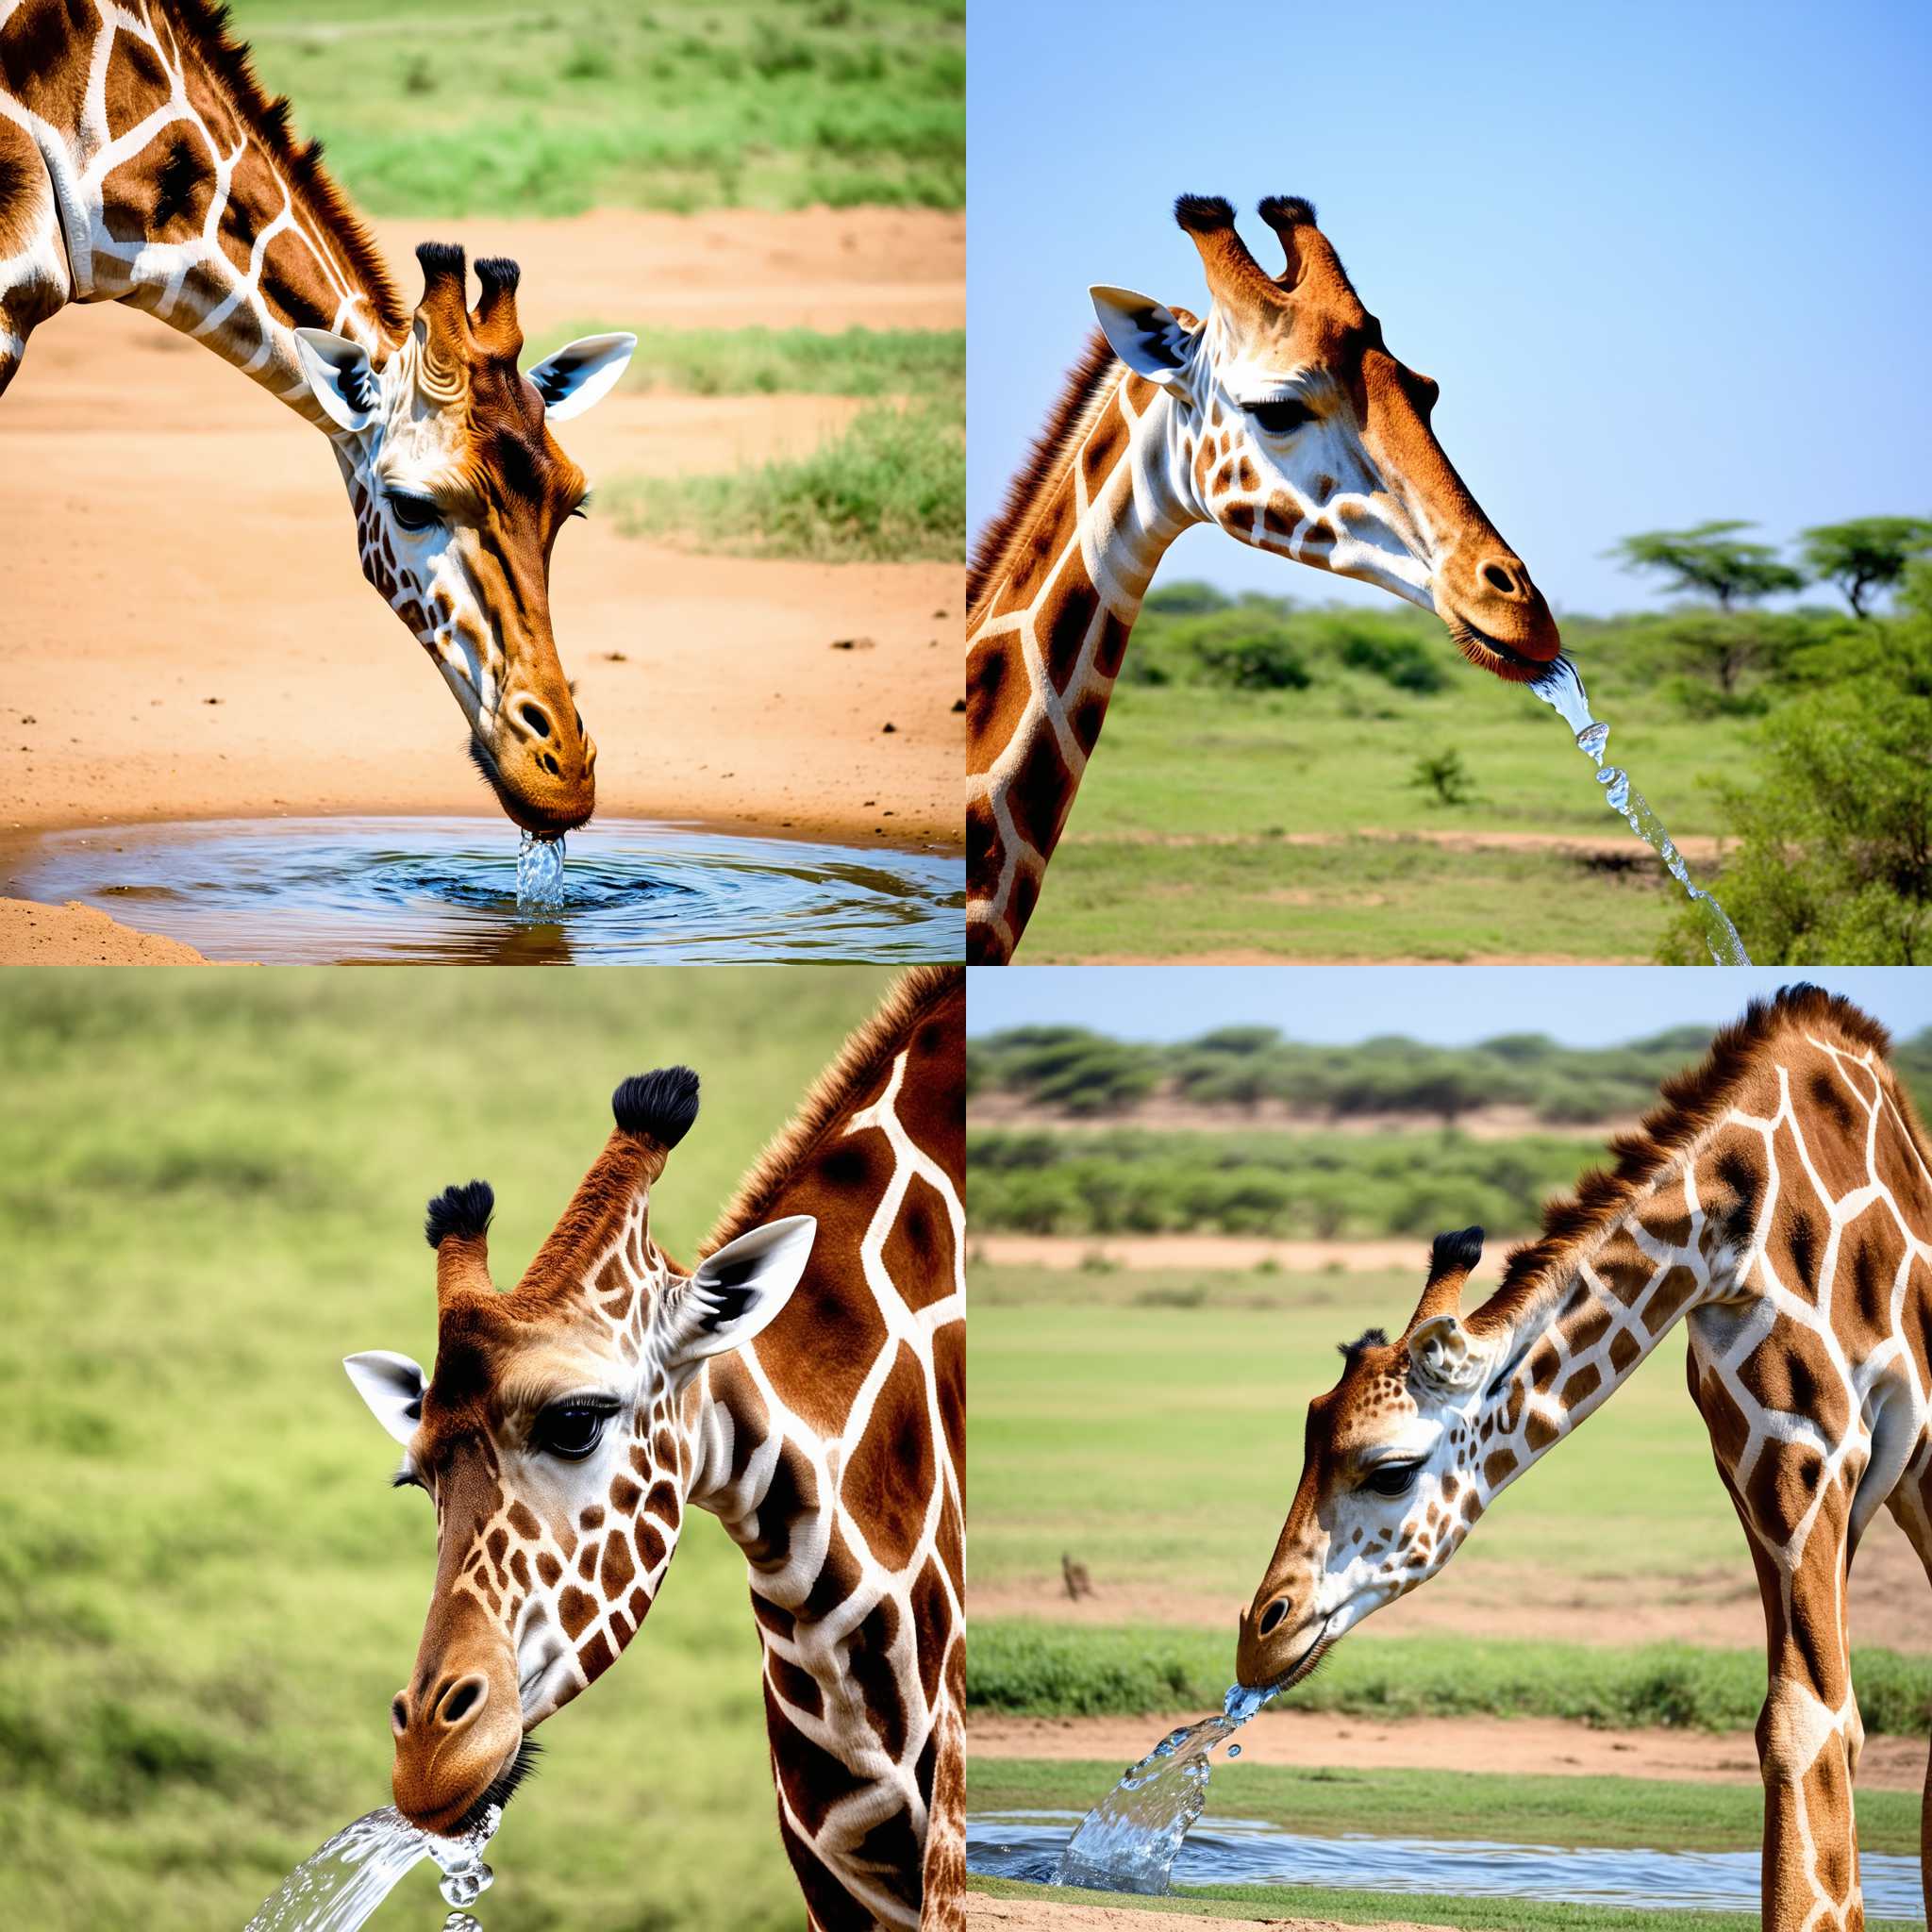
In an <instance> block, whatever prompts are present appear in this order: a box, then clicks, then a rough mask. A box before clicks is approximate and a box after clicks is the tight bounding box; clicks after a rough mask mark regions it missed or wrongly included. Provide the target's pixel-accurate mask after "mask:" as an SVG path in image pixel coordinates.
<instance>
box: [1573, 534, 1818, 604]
mask: <svg viewBox="0 0 1932 1932" xmlns="http://www.w3.org/2000/svg"><path fill="white" fill-rule="evenodd" d="M1756 528H1757V525H1756V524H1747V523H1742V522H1738V521H1735V520H1733V521H1729V522H1726V521H1724V520H1722V519H1720V520H1719V521H1716V522H1713V523H1707V524H1696V525H1692V526H1691V528H1690V529H1688V530H1642V531H1640V532H1639V533H1638V534H1637V535H1636V536H1634V537H1625V538H1624V541H1622V542H1621V543H1619V544H1617V545H1616V546H1615V547H1614V548H1613V549H1611V550H1610V551H1608V552H1607V553H1606V554H1607V555H1608V556H1611V557H1617V558H1622V559H1623V562H1624V569H1625V570H1650V571H1657V572H1660V573H1661V574H1662V575H1664V576H1665V577H1666V579H1667V580H1668V586H1669V588H1670V589H1671V590H1674V591H1691V592H1693V593H1695V594H1701V595H1703V596H1707V597H1714V598H1716V600H1717V606H1718V608H1719V609H1720V610H1729V609H1730V608H1731V607H1732V606H1733V605H1734V604H1740V603H1742V604H1755V603H1756V602H1757V600H1758V599H1759V598H1760V597H1769V596H1772V595H1773V594H1774V593H1775V592H1776V591H1801V590H1803V589H1804V588H1805V578H1804V575H1803V574H1802V573H1800V572H1798V571H1795V570H1793V569H1792V568H1791V566H1790V564H1788V563H1785V562H1783V561H1782V560H1781V559H1780V558H1779V557H1778V554H1777V552H1776V550H1775V549H1774V548H1773V547H1772V545H1771V544H1769V543H1755V542H1750V541H1746V540H1745V539H1743V538H1740V536H1739V535H1738V532H1739V531H1740V530H1755V529H1756Z"/></svg>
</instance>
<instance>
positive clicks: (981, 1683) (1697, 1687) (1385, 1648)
mask: <svg viewBox="0 0 1932 1932" xmlns="http://www.w3.org/2000/svg"><path fill="white" fill-rule="evenodd" d="M1233 1666H1234V1625H1233V1621H1232V1620H1231V1619H1230V1620H1229V1623H1228V1625H1227V1627H1226V1628H1225V1629H1224V1630H1218V1631H1216V1630H1191V1629H1166V1628H1162V1627H1160V1626H1158V1625H1154V1624H1131V1625H1124V1626H1122V1627H1119V1628H1108V1627H1104V1626H1094V1625H1091V1624H1078V1625H1073V1624H1044V1623H1035V1622H1033V1621H1031V1620H1028V1619H1024V1618H986V1617H981V1618H979V1619H977V1620H976V1621H975V1622H974V1626H973V1657H972V1663H971V1667H970V1670H969V1673H968V1678H967V1699H968V1702H969V1703H970V1704H971V1705H973V1707H974V1708H977V1709H982V1710H994V1711H1004V1712H1008V1713H1011V1714H1013V1715H1017V1716H1029V1717H1054V1716H1069V1717H1137V1716H1141V1715H1142V1714H1143V1713H1148V1712H1159V1713H1165V1712H1168V1711H1173V1710H1177V1709H1186V1708H1191V1707H1195V1706H1207V1707H1214V1708H1218V1707H1220V1704H1221V1701H1222V1698H1223V1697H1224V1695H1225V1694H1226V1691H1227V1688H1228V1685H1229V1683H1230V1682H1231V1681H1232V1672H1233ZM1852 1677H1853V1681H1854V1683H1855V1684H1856V1685H1857V1692H1858V1708H1859V1710H1860V1712H1861V1713H1862V1714H1863V1716H1864V1720H1865V1728H1866V1729H1867V1731H1869V1732H1870V1733H1872V1734H1873V1735H1874V1736H1877V1735H1878V1734H1879V1733H1881V1732H1885V1733H1890V1734H1893V1735H1896V1736H1901V1737H1913V1736H1919V1737H1923V1736H1924V1732H1925V1728H1926V1724H1927V1721H1928V1718H1932V1657H1904V1656H1901V1655H1900V1654H1899V1653H1898V1652H1897V1651H1892V1650H1880V1649H1876V1648H1873V1647H1869V1646H1857V1647H1855V1648H1854V1650H1853V1653H1852ZM1289 1701H1290V1702H1291V1704H1292V1706H1293V1707H1294V1708H1295V1709H1297V1710H1324V1711H1333V1712H1336V1713H1338V1714H1341V1715H1346V1716H1350V1717H1374V1718H1379V1719H1400V1718H1408V1717H1557V1718H1567V1719H1570V1720H1573V1721H1574V1722H1576V1723H1581V1724H1601V1725H1605V1726H1608V1727H1612V1728H1618V1729H1631V1728H1638V1727H1642V1726H1647V1725H1661V1726H1664V1727H1667V1728H1671V1729H1679V1730H1705V1731H1740V1730H1742V1731H1748V1730H1749V1729H1750V1728H1751V1727H1752V1725H1753V1724H1756V1723H1757V1712H1758V1708H1759V1707H1760V1706H1761V1705H1762V1704H1763V1702H1764V1653H1763V1652H1762V1651H1761V1650H1755V1649H1754V1650H1702V1649H1695V1648H1693V1647H1692V1646H1691V1645H1689V1644H1682V1643H1652V1644H1643V1645H1641V1646H1637V1647H1634V1648H1630V1649H1625V1650H1615V1649H1605V1648H1601V1647H1597V1646H1593V1645H1590V1644H1582V1643H1558V1642H1551V1641H1541V1640H1538V1639H1536V1638H1534V1637H1532V1636H1531V1635H1530V1634H1529V1633H1527V1632H1523V1633H1512V1634H1511V1635H1508V1636H1497V1637H1488V1638H1480V1637H1470V1636H1465V1635H1462V1634H1460V1633H1457V1634H1456V1635H1454V1636H1438V1635H1430V1636H1426V1637H1396V1638H1380V1639H1377V1638H1374V1637H1370V1636H1362V1637H1357V1638H1354V1639H1352V1640H1351V1641H1349V1642H1347V1643H1344V1644H1341V1645H1340V1646H1338V1647H1337V1649H1336V1650H1335V1652H1334V1654H1333V1656H1332V1657H1330V1659H1329V1660H1328V1661H1327V1662H1325V1663H1324V1665H1323V1667H1322V1669H1321V1671H1320V1672H1319V1673H1317V1674H1315V1675H1314V1676H1313V1677H1311V1678H1310V1679H1309V1680H1308V1681H1307V1683H1306V1684H1302V1685H1298V1686H1297V1687H1296V1688H1295V1690H1294V1691H1293V1692H1292V1693H1291V1698H1290V1700H1289ZM1264 1721H1265V1719H1264ZM1916 1803H1917V1801H1916V1800H1914V1805H1915V1807H1916Z"/></svg>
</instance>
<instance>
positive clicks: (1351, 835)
mask: <svg viewBox="0 0 1932 1932" xmlns="http://www.w3.org/2000/svg"><path fill="white" fill-rule="evenodd" d="M1357 839H1380V840H1382V841H1385V842H1393V843H1400V842H1401V841H1404V840H1419V841H1424V842H1426V843H1427V844H1430V845H1440V846H1441V847H1442V848H1443V849H1444V850H1445V851H1449V852H1484V851H1501V852H1556V853H1560V854H1562V855H1563V856H1564V857H1565V858H1595V859H1607V860H1609V861H1611V862H1612V863H1615V862H1618V861H1620V860H1627V861H1629V863H1631V864H1632V865H1649V866H1653V867H1656V868H1657V869H1658V870H1661V869H1662V864H1663V861H1662V860H1661V859H1658V858H1655V857H1654V856H1653V855H1651V854H1650V853H1647V852H1646V851H1644V849H1643V847H1642V845H1641V843H1640V842H1639V841H1638V840H1637V839H1636V838H1635V837H1634V835H1633V836H1629V837H1624V838H1618V837H1616V836H1615V835H1614V834H1606V835H1604V836H1602V837H1596V836H1593V835H1587V834H1579V833H1575V832H1514V831H1508V830H1507V829H1503V828H1500V827H1498V828H1494V829H1470V830H1462V829H1457V828H1450V829H1448V830H1443V829H1441V828H1440V827H1437V826H1425V825H1413V826H1410V827H1409V828H1408V829H1407V830H1406V831H1398V830H1394V829H1391V827H1389V826H1386V825H1361V826H1358V827H1357V829H1356V830H1354V831H1352V832H1278V833H1277V832H1269V833H1266V834H1259V833H1255V832H1150V831H1118V832H1104V833H1102V832H1090V833H1085V834H1081V833H1075V834H1073V835H1071V836H1070V837H1069V838H1068V839H1067V840H1066V841H1065V842H1066V843H1068V844H1070V845H1161V846H1171V847H1175V848H1184V847H1187V846H1191V845H1346V844H1349V843H1350V842H1351V841H1354V840H1357ZM1671 842H1672V843H1673V844H1674V845H1675V846H1676V848H1677V850H1678V851H1679V852H1681V853H1682V854H1683V855H1684V857H1685V858H1689V859H1693V860H1695V861H1697V862H1698V863H1700V864H1701V863H1705V862H1707V861H1708V860H1710V859H1713V858H1723V857H1724V841H1723V840H1721V839H1716V838H1713V837H1711V836H1710V835H1709V834H1708V833H1704V832H1691V833H1690V834H1688V835H1687V836H1686V837H1684V838H1682V839H1674V840H1673V841H1671Z"/></svg>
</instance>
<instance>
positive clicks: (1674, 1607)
mask: <svg viewBox="0 0 1932 1932" xmlns="http://www.w3.org/2000/svg"><path fill="white" fill-rule="evenodd" d="M1713 1554H1714V1556H1715V1557H1717V1558H1718V1560H1716V1561H1713V1562H1712V1564H1711V1565H1710V1567H1709V1568H1707V1569H1704V1570H1699V1571H1696V1572H1694V1573H1692V1574H1690V1575H1684V1576H1673V1577H1668V1578H1650V1577H1636V1576H1625V1575H1600V1576H1578V1575H1574V1574H1569V1573H1566V1572H1564V1571H1561V1570H1557V1569H1554V1568H1542V1567H1539V1566H1535V1565H1530V1564H1519V1563H1473V1564H1469V1565H1466V1566H1464V1567H1460V1568H1457V1567H1455V1566H1452V1567H1451V1568H1449V1569H1447V1570H1445V1571H1443V1573H1442V1574H1441V1575H1440V1576H1437V1577H1433V1578H1431V1580H1430V1582H1429V1584H1428V1586H1427V1588H1426V1589H1423V1590H1418V1591H1412V1592H1411V1593H1410V1594H1409V1595H1407V1596H1406V1597H1402V1598H1400V1599H1399V1600H1398V1601H1396V1602H1395V1603H1392V1604H1390V1605H1388V1606H1387V1607H1384V1608H1382V1609H1379V1610H1377V1611H1376V1612H1375V1618H1374V1632H1375V1635H1376V1636H1377V1637H1415V1636H1421V1635H1423V1634H1424V1633H1427V1632H1448V1633H1450V1634H1462V1635H1469V1636H1475V1637H1494V1636H1496V1635H1497V1634H1498V1633H1500V1632H1505V1631H1508V1630H1524V1631H1534V1632H1536V1633H1537V1634H1539V1635H1541V1636H1554V1635H1560V1636H1561V1637H1562V1638H1563V1639H1564V1640H1565V1641H1568V1642H1572V1643H1591V1642H1602V1643H1605V1644H1608V1645H1612V1646H1614V1647H1616V1648H1618V1649H1623V1648H1624V1647H1625V1646H1627V1645H1631V1644H1638V1643H1664V1642H1674V1643H1694V1644H1698V1645H1702V1646H1706V1647H1708V1648H1711V1649H1718V1650H1757V1649H1759V1648H1761V1647H1762V1645H1763V1642H1764V1613H1763V1609H1762V1607H1761V1606H1760V1603H1759V1600H1758V1595H1757V1578H1756V1576H1755V1574H1753V1572H1752V1569H1751V1565H1750V1561H1749V1559H1748V1557H1746V1555H1745V1552H1744V1548H1743V1542H1742V1539H1741V1537H1740V1539H1739V1541H1738V1547H1737V1549H1736V1551H1735V1552H1733V1551H1732V1550H1730V1549H1728V1548H1726V1549H1724V1550H1722V1551H1718V1552H1714V1553H1713ZM1243 1602H1244V1600H1242V1599H1239V1598H1236V1597H1234V1596H1224V1595H1221V1594H1219V1593H1217V1592H1214V1591H1202V1590H1189V1589H1186V1588H1183V1587H1180V1586H1175V1585H1165V1584H1158V1583H1156V1584H1148V1583H1144V1582H1141V1581H1138V1580H1133V1581H1122V1582H1109V1581H1108V1578H1107V1577H1106V1576H1104V1575H1102V1576H1098V1577H1096V1578H1095V1579H1094V1593H1093V1594H1092V1595H1091V1596H1086V1597H1082V1598H1081V1599H1080V1601H1079V1602H1078V1603H1070V1602H1069V1601H1068V1600H1067V1595H1066V1591H1065V1588H1064V1586H1063V1585H1062V1584H1061V1582H1060V1579H1059V1577H1058V1575H1057V1574H1056V1575H1052V1576H1047V1575H1041V1576H1039V1577H1030V1576H1029V1577H1002V1578H1001V1579H999V1580H998V1581H997V1582H994V1581H990V1580H989V1581H984V1582H979V1581H975V1582H974V1586H973V1614H974V1617H984V1618H992V1617H1039V1618H1042V1619H1046V1620H1049V1621H1051V1622H1054V1623H1069V1624H1191V1625H1193V1626H1195V1627H1198V1628H1203V1629H1212V1630H1224V1631H1225V1632H1226V1633H1227V1640H1228V1645H1229V1651H1230V1655H1231V1654H1232V1650H1233V1644H1234V1630H1235V1618H1236V1616H1237V1614H1238V1613H1239V1612H1240V1611H1241V1608H1242V1607H1243ZM1851 1607H1852V1641H1853V1642H1854V1643H1857V1644H1872V1645H1874V1646H1883V1647H1884V1648H1886V1649H1889V1650H1903V1651H1913V1652H1919V1653H1924V1652H1925V1651H1928V1650H1932V1586H1928V1585H1927V1583H1926V1580H1925V1572H1924V1568H1923V1567H1922V1566H1921V1564H1920V1562H1919V1559H1918V1557H1917V1556H1916V1555H1915V1554H1914V1553H1913V1550H1912V1546H1911V1545H1910V1544H1909V1543H1908V1542H1907V1541H1906V1539H1905V1532H1904V1531H1903V1530H1901V1529H1900V1528H1899V1526H1898V1524H1896V1523H1894V1522H1893V1521H1892V1519H1891V1518H1890V1516H1889V1515H1885V1514H1882V1513H1881V1514H1880V1515H1879V1516H1878V1517H1877V1518H1876V1519H1875V1520H1874V1523H1873V1524H1872V1526H1871V1528H1870V1529H1868V1530H1867V1531H1866V1532H1865V1538H1864V1541H1862V1542H1861V1543H1860V1544H1859V1545H1858V1555H1857V1562H1856V1564H1855V1566H1854V1568H1853V1572H1852V1599H1851Z"/></svg>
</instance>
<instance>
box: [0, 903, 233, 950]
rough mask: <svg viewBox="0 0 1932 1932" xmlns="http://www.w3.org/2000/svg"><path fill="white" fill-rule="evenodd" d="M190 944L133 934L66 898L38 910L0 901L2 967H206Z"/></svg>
mask: <svg viewBox="0 0 1932 1932" xmlns="http://www.w3.org/2000/svg"><path fill="white" fill-rule="evenodd" d="M0 964H6V965H8V966H206V965H207V964H208V961H207V960H206V959H205V958H203V957H202V956H201V955H200V954H199V953H197V952H196V951H195V950H194V948H193V947H192V946H189V945H184V944H182V942H181V941H179V940H170V939H163V938H162V937H161V936H160V935H159V934H158V933H152V932H136V931H135V930H134V928H133V927H132V926H126V925H123V924H121V923H120V921H119V920H115V919H109V918H108V915H107V914H106V913H105V912H97V911H95V909H94V908H92V906H83V905H82V904H81V903H80V902H79V901H78V900H77V899H70V900H69V901H68V902H67V904H66V905H64V906H42V905H39V904H38V903H36V902H35V901H34V900H32V899H0Z"/></svg>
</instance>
